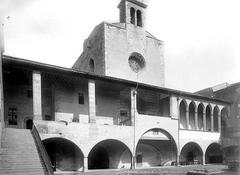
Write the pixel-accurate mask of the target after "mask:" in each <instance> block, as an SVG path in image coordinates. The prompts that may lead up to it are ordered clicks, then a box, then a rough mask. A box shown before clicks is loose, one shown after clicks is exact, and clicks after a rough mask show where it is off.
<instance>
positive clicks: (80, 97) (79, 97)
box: [78, 93, 84, 105]
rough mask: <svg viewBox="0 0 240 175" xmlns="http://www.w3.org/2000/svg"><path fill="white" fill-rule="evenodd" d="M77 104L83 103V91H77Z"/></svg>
mask: <svg viewBox="0 0 240 175" xmlns="http://www.w3.org/2000/svg"><path fill="white" fill-rule="evenodd" d="M78 104H81V105H83V104H84V95H83V93H78Z"/></svg>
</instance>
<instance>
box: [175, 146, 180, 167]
mask: <svg viewBox="0 0 240 175" xmlns="http://www.w3.org/2000/svg"><path fill="white" fill-rule="evenodd" d="M176 165H180V152H179V150H178V153H177V164H176Z"/></svg>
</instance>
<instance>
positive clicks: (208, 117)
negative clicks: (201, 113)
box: [206, 105, 211, 131]
mask: <svg viewBox="0 0 240 175" xmlns="http://www.w3.org/2000/svg"><path fill="white" fill-rule="evenodd" d="M206 130H207V131H211V107H210V105H208V106H207V107H206Z"/></svg>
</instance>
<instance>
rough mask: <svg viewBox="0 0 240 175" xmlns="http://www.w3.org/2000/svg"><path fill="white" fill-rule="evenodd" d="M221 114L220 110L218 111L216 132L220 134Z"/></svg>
mask: <svg viewBox="0 0 240 175" xmlns="http://www.w3.org/2000/svg"><path fill="white" fill-rule="evenodd" d="M221 130H222V128H221V112H220V110H219V111H218V132H221Z"/></svg>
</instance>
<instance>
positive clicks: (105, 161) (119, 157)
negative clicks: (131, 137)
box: [88, 139, 132, 170]
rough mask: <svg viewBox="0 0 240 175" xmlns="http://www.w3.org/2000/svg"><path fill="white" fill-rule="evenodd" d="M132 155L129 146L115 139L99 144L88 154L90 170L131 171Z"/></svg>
mask: <svg viewBox="0 0 240 175" xmlns="http://www.w3.org/2000/svg"><path fill="white" fill-rule="evenodd" d="M131 162H132V153H131V151H130V149H129V148H128V146H127V145H125V144H124V143H123V142H121V141H119V140H115V139H107V140H103V141H101V142H99V143H97V144H96V145H95V146H94V147H93V148H92V149H91V151H90V152H89V154H88V169H89V170H91V169H120V168H121V169H130V168H131V166H132V164H131Z"/></svg>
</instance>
